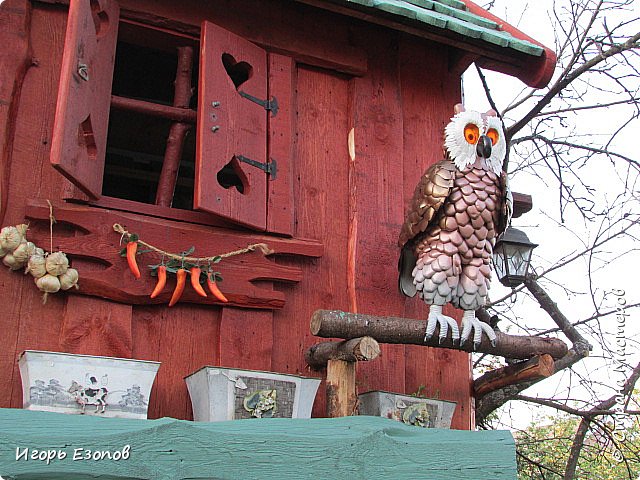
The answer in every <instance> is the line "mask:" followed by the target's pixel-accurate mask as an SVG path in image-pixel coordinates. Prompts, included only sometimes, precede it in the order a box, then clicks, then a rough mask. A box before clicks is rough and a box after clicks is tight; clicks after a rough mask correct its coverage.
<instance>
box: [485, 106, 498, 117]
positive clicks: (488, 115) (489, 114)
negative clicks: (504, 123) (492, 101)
mask: <svg viewBox="0 0 640 480" xmlns="http://www.w3.org/2000/svg"><path fill="white" fill-rule="evenodd" d="M485 115H486V116H487V117H497V116H498V112H496V111H495V110H494V109H493V108H492V109H491V110H487V113H486V114H485Z"/></svg>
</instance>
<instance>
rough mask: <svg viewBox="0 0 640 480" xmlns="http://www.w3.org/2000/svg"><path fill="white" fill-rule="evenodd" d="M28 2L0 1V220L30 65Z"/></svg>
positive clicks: (5, 202) (7, 189)
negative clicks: (18, 116) (19, 112)
mask: <svg viewBox="0 0 640 480" xmlns="http://www.w3.org/2000/svg"><path fill="white" fill-rule="evenodd" d="M30 20H31V3H30V2H29V1H26V0H9V1H5V2H3V4H2V5H0V42H1V44H2V45H3V49H2V53H1V54H0V72H2V77H3V81H1V82H0V221H1V220H2V219H3V218H4V214H5V212H6V210H7V201H8V198H9V178H10V175H11V158H12V146H13V138H14V132H15V126H16V123H15V121H16V114H17V108H18V105H19V104H20V96H21V93H22V84H23V80H24V76H25V75H26V73H27V70H28V69H29V67H30V66H31V65H32V58H31V53H32V52H31V44H30V32H29V31H30V27H31V25H30Z"/></svg>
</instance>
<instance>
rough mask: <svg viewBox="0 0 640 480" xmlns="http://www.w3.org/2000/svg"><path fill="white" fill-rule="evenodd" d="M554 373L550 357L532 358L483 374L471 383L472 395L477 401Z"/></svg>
mask: <svg viewBox="0 0 640 480" xmlns="http://www.w3.org/2000/svg"><path fill="white" fill-rule="evenodd" d="M554 373H555V362H554V361H553V358H552V357H551V355H548V354H545V355H540V356H537V357H534V358H532V359H530V360H527V361H526V362H521V363H517V364H515V365H508V366H506V367H502V368H498V369H496V370H492V371H490V372H487V373H485V374H484V375H482V376H481V377H479V378H478V379H477V380H476V381H475V382H474V383H473V389H474V395H475V397H476V399H479V398H481V397H483V396H485V395H486V394H488V393H490V392H493V391H494V390H498V389H499V388H504V387H507V386H509V385H513V384H516V383H522V382H526V381H531V380H540V379H543V378H547V377H550V376H551V375H553V374H554Z"/></svg>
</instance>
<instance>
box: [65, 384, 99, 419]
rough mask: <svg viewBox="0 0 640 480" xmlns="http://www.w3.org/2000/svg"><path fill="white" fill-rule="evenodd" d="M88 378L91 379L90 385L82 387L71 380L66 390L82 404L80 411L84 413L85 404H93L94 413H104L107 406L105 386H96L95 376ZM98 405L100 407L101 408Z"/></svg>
mask: <svg viewBox="0 0 640 480" xmlns="http://www.w3.org/2000/svg"><path fill="white" fill-rule="evenodd" d="M89 380H90V381H91V385H90V386H88V387H83V386H82V385H80V384H79V383H78V382H76V381H75V380H73V381H72V382H71V387H69V390H68V392H69V393H70V394H71V395H72V396H73V397H74V398H75V401H76V402H77V403H78V404H80V405H81V406H82V412H80V413H82V414H84V412H85V407H86V406H87V405H95V406H96V411H95V413H98V412H99V413H104V410H105V408H106V406H107V401H106V398H107V393H108V391H107V389H106V388H104V387H99V386H98V380H96V377H91V378H90V379H89ZM100 407H102V409H101V408H100Z"/></svg>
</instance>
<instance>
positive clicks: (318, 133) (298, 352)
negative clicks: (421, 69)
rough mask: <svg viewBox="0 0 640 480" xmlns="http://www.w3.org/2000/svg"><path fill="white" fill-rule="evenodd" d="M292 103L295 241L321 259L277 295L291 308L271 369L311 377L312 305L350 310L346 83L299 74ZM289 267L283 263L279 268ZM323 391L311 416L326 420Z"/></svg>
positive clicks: (279, 314) (284, 314)
mask: <svg viewBox="0 0 640 480" xmlns="http://www.w3.org/2000/svg"><path fill="white" fill-rule="evenodd" d="M296 78H297V81H296V100H295V111H296V117H295V122H296V123H295V126H296V131H295V137H294V138H295V142H294V146H293V147H294V158H295V159H296V161H295V162H294V163H293V179H294V195H293V198H294V208H295V210H294V211H295V229H294V236H295V237H304V238H315V239H316V240H317V241H318V242H319V243H322V244H323V245H324V255H323V256H322V257H321V258H318V259H307V260H306V261H304V262H302V263H301V268H302V271H303V278H302V280H301V281H300V283H299V284H297V285H296V286H295V287H293V288H292V287H290V286H287V285H283V286H282V287H277V288H280V289H281V290H282V291H283V293H284V294H285V295H286V297H287V298H288V299H290V301H288V302H287V304H285V306H284V307H283V308H282V310H279V311H275V312H274V349H273V355H272V368H273V370H274V371H276V372H284V373H293V374H300V375H305V376H320V374H318V373H313V372H311V371H310V370H309V369H308V367H307V365H306V362H305V360H304V351H305V350H306V349H307V348H308V347H309V346H311V345H312V344H313V343H315V342H316V341H317V339H314V337H313V336H312V335H311V333H310V332H309V318H310V316H311V314H312V313H313V311H314V308H315V307H316V306H317V305H342V307H341V308H347V307H348V297H347V294H346V281H347V268H346V260H347V252H346V245H347V234H348V225H347V214H348V206H347V195H348V193H347V190H348V182H347V159H348V151H347V141H346V140H347V133H348V126H349V121H348V114H347V112H348V108H347V106H348V102H349V96H348V88H349V81H348V80H347V79H345V78H344V77H342V76H340V75H336V74H332V73H331V72H327V71H323V70H318V69H312V68H306V67H302V66H299V68H298V72H297V76H296ZM277 261H278V262H279V263H281V264H283V265H291V264H292V261H291V260H290V259H287V258H284V257H283V258H282V260H277ZM324 390H325V389H324V388H322V387H321V388H320V389H319V390H318V395H317V399H316V402H315V407H314V411H313V415H314V416H324V415H325V414H326V413H325V401H324V396H325V394H324Z"/></svg>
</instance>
